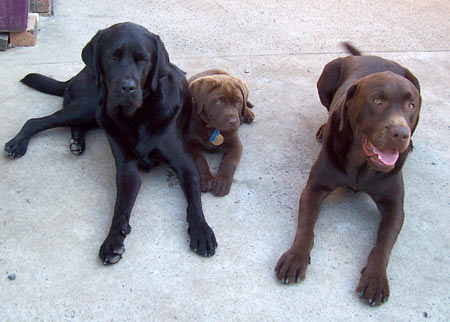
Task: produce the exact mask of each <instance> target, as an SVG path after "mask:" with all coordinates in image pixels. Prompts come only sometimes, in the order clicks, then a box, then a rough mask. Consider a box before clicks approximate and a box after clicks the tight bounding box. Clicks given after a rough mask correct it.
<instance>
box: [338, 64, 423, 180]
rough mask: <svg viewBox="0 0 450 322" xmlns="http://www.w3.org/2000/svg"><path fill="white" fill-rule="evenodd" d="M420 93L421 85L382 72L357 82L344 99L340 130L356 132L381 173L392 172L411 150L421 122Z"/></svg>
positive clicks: (355, 137)
mask: <svg viewBox="0 0 450 322" xmlns="http://www.w3.org/2000/svg"><path fill="white" fill-rule="evenodd" d="M419 90H420V88H419V87H418V83H417V85H414V84H413V83H412V82H410V81H409V80H408V79H406V78H405V77H402V76H399V75H397V74H394V73H392V72H381V73H374V74H371V75H369V76H366V77H364V78H362V79H360V80H358V81H356V82H355V83H353V84H352V86H351V87H350V88H349V89H348V90H347V93H346V95H345V96H344V97H343V98H342V100H343V102H342V103H341V104H343V106H341V122H340V126H339V130H340V131H344V130H345V129H350V130H351V131H352V133H353V140H358V141H359V143H360V145H361V148H362V151H363V152H364V154H365V155H366V156H367V157H368V159H369V163H370V164H371V165H372V166H373V167H374V168H375V169H376V170H377V171H383V172H389V171H391V170H392V169H393V168H394V167H395V163H396V162H397V159H398V157H399V154H400V153H404V152H406V151H407V150H408V148H409V146H410V140H411V135H412V134H413V133H414V130H415V128H416V126H417V123H418V121H419V112H420V105H421V97H420V92H419ZM358 141H357V142H358Z"/></svg>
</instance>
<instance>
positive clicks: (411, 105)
mask: <svg viewBox="0 0 450 322" xmlns="http://www.w3.org/2000/svg"><path fill="white" fill-rule="evenodd" d="M415 107H416V106H415V105H414V104H413V103H409V104H408V109H410V110H413V109H414V108H415Z"/></svg>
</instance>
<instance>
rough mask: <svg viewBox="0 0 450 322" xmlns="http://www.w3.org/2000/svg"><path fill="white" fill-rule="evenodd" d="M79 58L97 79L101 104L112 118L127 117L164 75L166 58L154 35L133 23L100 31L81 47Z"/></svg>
mask: <svg viewBox="0 0 450 322" xmlns="http://www.w3.org/2000/svg"><path fill="white" fill-rule="evenodd" d="M82 59H83V61H84V62H85V64H86V66H87V67H88V68H90V69H91V70H92V71H93V72H94V74H95V77H96V82H97V87H98V88H99V89H100V90H101V93H102V95H101V100H102V102H101V105H103V106H106V112H107V114H108V115H109V116H111V117H112V118H129V117H132V116H133V115H134V114H135V113H136V111H137V110H138V109H139V108H140V107H141V106H142V104H143V100H144V98H145V96H146V95H149V93H150V92H155V91H156V90H157V87H158V79H159V78H161V77H162V76H164V75H165V72H166V68H167V65H168V60H169V58H168V55H167V52H166V50H165V48H164V45H163V43H162V41H161V40H160V39H159V37H158V36H157V35H154V34H152V33H150V32H149V31H148V30H147V29H145V28H144V27H142V26H140V25H137V24H133V23H119V24H116V25H113V26H111V27H109V28H107V29H103V30H100V31H99V32H97V34H96V35H95V36H94V37H93V38H92V39H91V41H90V42H89V43H88V44H87V45H86V46H85V47H84V49H83V52H82Z"/></svg>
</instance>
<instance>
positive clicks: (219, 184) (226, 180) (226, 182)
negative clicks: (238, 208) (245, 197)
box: [212, 173, 233, 197]
mask: <svg viewBox="0 0 450 322" xmlns="http://www.w3.org/2000/svg"><path fill="white" fill-rule="evenodd" d="M232 182H233V177H231V176H227V175H224V174H222V173H219V174H217V175H216V178H215V179H214V182H213V187H212V191H213V193H214V194H215V195H216V196H220V197H223V196H225V195H227V194H228V193H229V192H230V188H231V183H232Z"/></svg>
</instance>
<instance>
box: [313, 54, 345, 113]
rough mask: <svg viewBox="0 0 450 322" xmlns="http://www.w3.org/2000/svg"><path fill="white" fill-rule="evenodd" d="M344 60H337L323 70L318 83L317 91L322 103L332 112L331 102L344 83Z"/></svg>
mask: <svg viewBox="0 0 450 322" xmlns="http://www.w3.org/2000/svg"><path fill="white" fill-rule="evenodd" d="M344 67H345V63H344V59H342V58H337V59H335V60H333V61H331V62H329V63H328V64H326V65H325V67H324V68H323V71H322V74H321V75H320V77H319V80H318V81H317V90H318V92H319V98H320V102H322V105H323V106H325V107H326V108H327V110H328V111H329V110H330V106H331V101H332V100H333V96H334V94H335V93H336V90H337V88H338V87H339V85H340V84H341V82H342V76H343V75H344Z"/></svg>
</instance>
